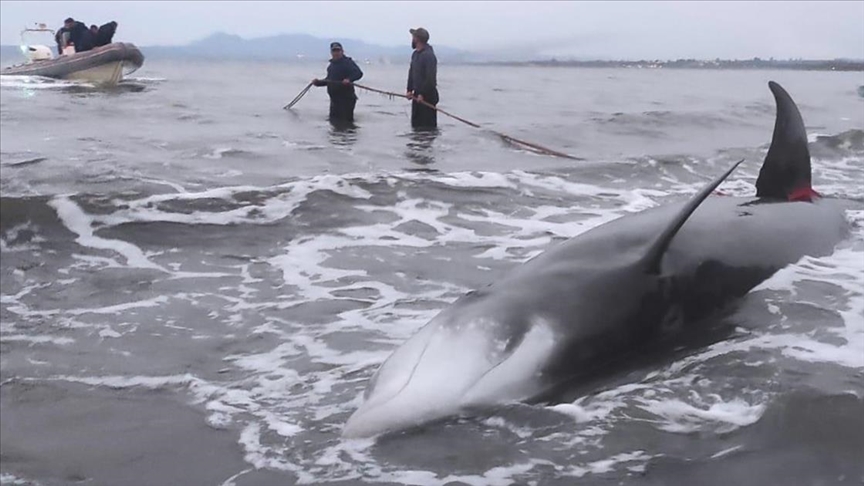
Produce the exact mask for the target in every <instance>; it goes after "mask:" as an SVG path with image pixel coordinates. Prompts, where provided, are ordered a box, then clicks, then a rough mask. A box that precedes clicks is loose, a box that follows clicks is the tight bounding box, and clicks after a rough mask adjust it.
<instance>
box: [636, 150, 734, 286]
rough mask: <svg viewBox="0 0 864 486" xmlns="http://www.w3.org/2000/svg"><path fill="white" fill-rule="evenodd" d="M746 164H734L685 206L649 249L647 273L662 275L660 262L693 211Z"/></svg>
mask: <svg viewBox="0 0 864 486" xmlns="http://www.w3.org/2000/svg"><path fill="white" fill-rule="evenodd" d="M741 162H744V159H741V160H739V161H738V162H735V163H734V164H732V167H730V168H729V169H728V170H726V172H724V173H723V174H721V175H720V176H718V177H717V178H716V179H714V180H713V181H711V183H709V184H708V185H706V186H705V187H703V188H702V189H701V190H700V191H699V192H697V193H696V195H695V196H693V197H692V198H691V199H690V201H688V202H687V204H686V205H685V206H684V208H683V209H681V211H680V212H679V213H678V214H677V215H676V216H675V218H674V219H673V220H672V221H671V222H670V223H669V224H668V225H667V226H666V228H664V229H663V232H662V233H660V236H658V237H657V239H656V240H654V243H652V244H651V246H650V247H649V248H648V252H647V253H646V254H645V256H644V257H643V260H642V261H643V264H644V267H643V268H644V269H645V271H646V272H647V273H650V274H653V275H658V274H659V273H660V262H661V261H662V260H663V254H664V253H666V250H667V249H669V244H670V243H672V238H674V237H675V235H676V234H677V233H678V230H680V229H681V227H682V226H684V223H685V222H686V221H687V218H689V217H690V215H691V214H693V211H696V208H698V207H699V205H700V204H702V201H704V200H705V199H706V198H707V197H708V196H710V195H711V193H712V192H714V189H717V186H719V185H720V184H721V183H722V182H723V181H724V180H726V178H727V177H729V174H731V173H732V172H733V171H734V170H735V169H736V168H737V167H738V166H739V165H740V164H741Z"/></svg>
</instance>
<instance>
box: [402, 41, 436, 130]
mask: <svg viewBox="0 0 864 486" xmlns="http://www.w3.org/2000/svg"><path fill="white" fill-rule="evenodd" d="M409 32H411V47H412V48H413V49H414V53H413V54H411V67H410V68H408V92H407V96H408V98H409V99H411V100H414V102H413V103H411V126H412V127H414V128H435V127H437V126H438V112H437V111H435V110H434V109H432V108H430V107H428V106H426V105H424V104H423V103H421V102H422V101H425V102H426V103H429V104H431V105H437V104H438V101H439V99H438V81H437V78H438V58H437V57H435V50H434V49H432V46H430V45H429V31H427V30H426V29H424V28H423V27H420V28H418V29H411V30H409Z"/></svg>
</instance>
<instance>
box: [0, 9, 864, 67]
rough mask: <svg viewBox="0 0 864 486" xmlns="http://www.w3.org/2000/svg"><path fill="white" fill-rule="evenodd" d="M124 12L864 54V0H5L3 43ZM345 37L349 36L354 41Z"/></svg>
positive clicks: (201, 30) (516, 38)
mask: <svg viewBox="0 0 864 486" xmlns="http://www.w3.org/2000/svg"><path fill="white" fill-rule="evenodd" d="M67 16H72V17H75V18H76V19H79V20H81V21H83V22H85V23H87V24H88V25H89V24H102V23H105V22H108V21H110V20H116V21H117V22H119V24H120V26H119V29H118V33H117V37H116V39H117V40H124V41H129V42H134V43H135V44H138V45H139V46H147V45H155V44H163V45H166V44H185V43H188V42H190V41H193V40H196V39H200V38H202V37H205V36H207V35H209V34H211V33H213V32H216V31H222V32H227V33H231V34H237V35H240V36H243V37H247V38H248V37H263V36H267V35H273V34H282V33H308V34H312V35H316V36H320V37H324V38H327V39H345V38H354V39H363V40H365V41H367V42H371V43H377V44H384V45H398V44H402V43H408V42H409V41H410V39H409V34H408V33H407V29H408V28H409V27H416V26H423V27H426V28H427V29H428V30H429V31H430V32H431V36H432V39H431V42H430V43H431V44H433V45H434V44H436V43H437V44H442V45H448V46H451V47H458V48H463V49H467V50H477V51H479V50H494V49H509V48H525V47H532V48H537V49H539V50H541V51H542V52H543V53H545V54H550V55H562V56H564V55H569V56H576V57H588V58H595V57H596V58H610V57H611V58H628V59H633V58H662V59H667V58H679V57H688V58H689V57H695V58H714V57H721V58H751V57H754V56H759V57H765V58H767V57H777V58H789V57H796V58H797V57H804V58H835V57H851V58H858V59H864V0H857V1H841V2H827V1H815V2H799V1H794V2H774V1H771V2H701V1H700V2H696V1H688V2H684V1H679V2H642V1H638V2H623V1H621V2H602V3H600V2H563V1H555V2H538V1H533V2H515V1H513V2H491V1H483V2H442V1H438V2H393V1H387V2H354V1H352V2H308V3H307V2H285V3H281V2H251V1H247V2H228V1H212V2H206V1H193V2H181V1H171V2H167V1H164V2H135V1H96V2H78V1H63V2H47V1H39V2H32V1H9V0H2V2H0V43H2V44H4V45H10V44H13V45H14V44H18V42H19V31H20V30H21V29H22V28H23V27H25V26H27V25H32V24H33V23H35V22H45V23H47V24H48V25H49V26H50V27H52V28H57V27H59V26H60V24H61V23H62V21H63V19H64V18H66V17H67ZM346 47H347V46H346Z"/></svg>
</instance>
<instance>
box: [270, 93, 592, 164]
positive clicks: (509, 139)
mask: <svg viewBox="0 0 864 486" xmlns="http://www.w3.org/2000/svg"><path fill="white" fill-rule="evenodd" d="M324 81H325V82H326V83H330V84H342V82H341V81H329V80H324ZM352 84H353V85H354V87H356V88H360V89H363V90H366V91H370V92H372V93H377V94H380V95H384V96H386V97H388V98H390V99H391V100H392V99H395V98H405V99H411V100H413V101H414V102H415V103H420V104H421V105H423V106H426V107H428V108H431V109H433V110H435V111H437V112H439V113H441V114H442V115H446V116H449V117H450V118H453V119H454V120H457V121H460V122H462V123H464V124H466V125H468V126H470V127H473V128H478V129H483V127H481V126H480V125H479V124H477V123H474V122H472V121H469V120H466V119H464V118H462V117H460V116H457V115H454V114H453V113H450V112H447V111H444V110H442V109H441V108H438V107H437V106H435V105H433V104H432V103H429V102H427V101H426V100H422V101H421V100H419V99H417V98H416V97H414V98H409V97H408V96H406V95H404V94H399V93H394V92H392V91H384V90H382V89H377V88H372V87H369V86H364V85H362V84H357V83H352ZM311 87H312V83H309V85H308V86H306V88H305V89H303V91H301V92H300V94H298V95H297V97H296V98H294V100H293V101H292V102H291V103H289V104H288V105H286V106H285V108H287V109H290V108H291V107H292V106H294V105H295V104H297V102H298V101H300V98H302V97H303V95H305V94H306V92H307V91H309V88H311ZM487 130H489V131H490V132H491V133H494V134H495V135H497V136H498V137H500V138H501V139H502V140H504V141H505V142H508V143H511V144H514V145H519V146H522V147H527V148H529V149H531V150H532V151H534V152H536V153H539V154H543V155H551V156H553V157H560V158H563V159H570V160H585V159H582V158H579V157H574V156H572V155H570V154H565V153H564V152H559V151H557V150H552V149H550V148H547V147H544V146H542V145H538V144H536V143H531V142H527V141H525V140H520V139H518V138H516V137H511V136H510V135H507V134H504V133H501V132H497V131H495V130H491V129H487Z"/></svg>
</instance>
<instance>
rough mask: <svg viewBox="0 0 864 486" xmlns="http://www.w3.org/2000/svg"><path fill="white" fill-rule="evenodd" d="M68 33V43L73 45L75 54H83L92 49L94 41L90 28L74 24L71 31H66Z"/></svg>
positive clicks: (80, 23) (82, 24)
mask: <svg viewBox="0 0 864 486" xmlns="http://www.w3.org/2000/svg"><path fill="white" fill-rule="evenodd" d="M66 31H67V32H69V41H70V42H71V43H73V44H75V52H84V51H89V50H90V49H93V47H94V42H95V41H96V39H94V38H93V33H92V32H90V28H89V27H87V26H86V25H84V23H83V22H75V25H73V26H72V28H71V29H66Z"/></svg>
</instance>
